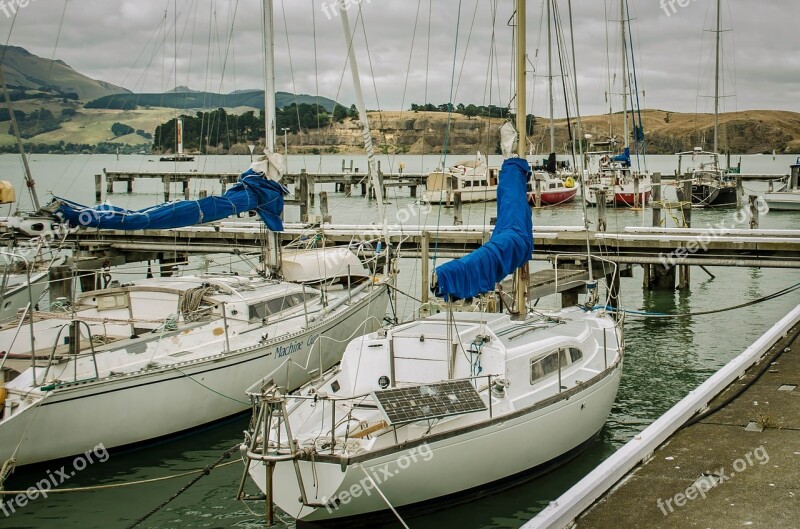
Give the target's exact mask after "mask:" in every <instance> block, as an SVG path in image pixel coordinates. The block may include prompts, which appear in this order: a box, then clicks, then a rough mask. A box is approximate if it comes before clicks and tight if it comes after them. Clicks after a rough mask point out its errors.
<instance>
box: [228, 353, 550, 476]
mask: <svg viewBox="0 0 800 529" xmlns="http://www.w3.org/2000/svg"><path fill="white" fill-rule="evenodd" d="M560 377H561V372H560V367H559V380H560ZM482 380H485V381H486V383H485V384H479V382H480V381H482ZM463 381H470V382H472V383H473V384H474V386H475V391H476V392H477V393H478V394H482V393H484V392H486V394H487V401H488V402H487V412H488V415H489V419H492V418H494V408H493V402H492V401H493V398H492V397H493V395H494V394H495V392H496V391H504V388H505V387H506V381H505V380H504V379H503V378H502V376H501V375H496V374H486V375H475V376H470V377H463V378H457V379H451V380H447V382H463ZM324 382H328V381H324ZM498 382H499V385H498ZM322 385H324V383H323V384H320V385H319V386H318V387H321V386H322ZM417 385H418V386H425V385H426V384H425V383H421V384H417ZM495 386H497V387H495ZM373 393H374V391H370V392H368V393H362V394H359V395H354V396H352V397H339V396H336V395H328V394H325V393H318V392H313V393H307V394H300V393H294V394H292V393H290V394H281V392H280V389H279V388H278V387H276V386H270V387H268V388H265V389H264V390H262V391H261V392H260V393H254V392H248V396H249V397H250V399H251V401H252V402H253V406H254V416H255V417H256V420H255V422H253V427H252V431H251V432H249V434H248V439H246V441H245V445H243V447H242V450H243V451H244V452H245V454H246V456H247V458H248V459H251V460H255V461H263V462H268V463H272V464H274V463H278V462H281V461H297V460H300V459H308V458H310V457H311V456H312V455H313V454H312V452H315V451H316V448H312V449H311V451H309V450H308V449H303V450H300V449H298V447H297V446H296V439H294V437H292V432H291V428H290V421H289V415H290V413H289V411H288V408H287V403H288V402H289V401H295V402H298V403H299V402H300V401H313V402H326V401H327V402H329V403H330V425H331V428H330V432H329V433H330V435H329V436H328V435H320V436H319V439H323V438H327V441H326V443H327V445H328V446H327V449H329V450H330V454H331V455H333V454H334V453H335V450H336V446H337V445H338V444H339V443H338V442H337V435H336V431H337V422H336V421H337V417H336V406H337V404H341V403H350V404H351V406H352V407H354V408H355V407H358V406H370V405H374V403H372V402H371V401H368V399H370V397H372V395H373ZM323 415H327V411H325V409H324V405H323ZM420 420H424V419H420ZM325 421H326V422H327V419H325ZM273 422H276V424H275V427H274V428H273V427H272V423H273ZM383 424H384V426H383V427H382V428H378V429H375V430H373V431H372V432H370V433H375V432H378V431H380V430H384V429H388V428H389V426H392V429H391V430H392V431H395V432H396V425H390V424H387V423H386V421H383ZM282 430H283V431H285V433H286V439H285V441H286V444H285V445H284V444H283V442H282V436H281V431H282ZM273 431H274V437H273V436H272V435H271V434H272V433H273ZM359 433H361V432H352V433H351V432H350V431H349V430H348V431H347V432H346V433H345V438H346V439H347V438H358V434H359ZM259 437H260V439H261V442H260V443H259V442H258V441H259ZM271 438H273V442H272V444H270V439H271ZM259 444H260V446H259Z"/></svg>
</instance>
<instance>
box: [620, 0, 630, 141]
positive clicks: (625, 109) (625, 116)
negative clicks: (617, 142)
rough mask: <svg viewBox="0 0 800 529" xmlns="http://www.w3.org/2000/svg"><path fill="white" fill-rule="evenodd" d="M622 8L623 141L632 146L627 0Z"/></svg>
mask: <svg viewBox="0 0 800 529" xmlns="http://www.w3.org/2000/svg"><path fill="white" fill-rule="evenodd" d="M619 10H620V18H621V20H620V27H621V31H622V122H623V128H622V130H623V134H624V137H625V140H624V141H623V148H626V147H630V143H629V141H628V136H629V135H630V131H628V48H627V46H626V42H625V0H620V2H619Z"/></svg>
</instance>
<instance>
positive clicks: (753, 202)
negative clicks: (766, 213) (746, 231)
mask: <svg viewBox="0 0 800 529" xmlns="http://www.w3.org/2000/svg"><path fill="white" fill-rule="evenodd" d="M747 199H748V208H749V210H750V212H749V213H750V214H749V217H750V229H751V230H756V229H758V207H757V206H758V196H756V195H749V196H748V197H747Z"/></svg>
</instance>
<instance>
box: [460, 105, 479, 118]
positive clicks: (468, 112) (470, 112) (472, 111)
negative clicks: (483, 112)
mask: <svg viewBox="0 0 800 529" xmlns="http://www.w3.org/2000/svg"><path fill="white" fill-rule="evenodd" d="M462 114H464V115H465V116H467V119H472V118H474V117H475V116H477V115H478V107H476V106H475V105H467V107H466V108H464V111H463V112H462Z"/></svg>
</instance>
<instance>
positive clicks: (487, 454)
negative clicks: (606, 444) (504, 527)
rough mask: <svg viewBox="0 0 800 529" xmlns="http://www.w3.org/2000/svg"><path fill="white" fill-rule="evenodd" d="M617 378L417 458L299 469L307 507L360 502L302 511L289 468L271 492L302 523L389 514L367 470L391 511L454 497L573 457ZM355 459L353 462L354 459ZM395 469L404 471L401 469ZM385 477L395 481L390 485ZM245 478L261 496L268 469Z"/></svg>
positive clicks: (597, 424)
mask: <svg viewBox="0 0 800 529" xmlns="http://www.w3.org/2000/svg"><path fill="white" fill-rule="evenodd" d="M620 376H621V368H618V369H616V370H615V371H613V372H612V373H611V374H609V375H608V376H607V377H606V378H605V379H604V380H603V381H601V382H600V383H597V384H594V385H591V386H589V387H587V388H586V389H585V390H583V391H581V392H579V393H577V394H575V395H574V396H572V397H571V398H569V399H566V400H561V401H559V402H556V403H554V404H552V405H550V406H547V407H544V408H541V409H538V410H535V411H531V412H530V413H524V414H522V415H520V416H518V417H515V418H512V419H505V420H498V419H495V420H494V421H488V420H487V421H486V423H485V424H484V425H483V427H478V428H476V429H474V430H471V431H468V432H466V433H463V434H460V435H455V436H453V437H449V438H446V439H442V440H439V441H432V442H429V443H428V444H426V445H424V446H423V447H418V448H417V449H416V450H415V449H414V448H413V444H412V445H410V447H409V448H408V449H406V450H402V451H398V452H394V453H391V454H388V455H385V456H383V457H377V458H374V459H368V460H365V461H363V462H361V463H360V464H351V465H349V466H348V467H347V469H346V470H345V471H344V472H343V471H342V468H341V466H340V465H339V464H338V463H335V464H332V463H321V462H319V461H316V462H315V463H314V464H313V465H312V463H311V462H308V461H301V462H300V469H301V473H302V476H303V480H304V482H305V483H306V484H307V485H306V488H307V490H318V491H319V493H318V495H317V496H316V497H313V496H312V497H309V501H310V502H319V503H324V502H325V501H326V500H328V499H329V498H335V497H337V496H339V495H340V494H342V493H343V492H344V491H350V490H351V489H353V488H355V489H360V490H366V491H367V492H364V493H363V494H361V495H360V496H359V497H358V501H355V500H353V501H350V502H348V503H344V502H342V503H340V504H339V506H338V508H336V509H333V508H330V509H328V508H318V509H313V508H311V507H302V506H301V505H300V504H299V503H298V502H297V499H298V498H299V497H300V490H299V487H298V486H297V480H296V478H295V475H294V467H293V465H292V464H291V463H287V464H278V465H277V466H276V467H275V473H274V482H275V483H276V484H279V485H280V486H276V487H275V490H274V493H275V501H276V503H277V504H278V505H282V506H287V505H297V509H296V510H295V512H292V511H291V510H289V514H290V515H292V516H294V517H296V518H298V519H300V520H303V521H314V520H321V519H331V518H343V517H348V516H358V515H364V514H368V513H370V512H376V511H382V510H385V509H387V505H386V503H385V502H384V500H383V499H382V498H381V496H380V495H379V494H378V493H377V492H376V491H375V489H374V486H373V484H372V483H371V482H370V480H369V479H368V478H367V475H366V474H365V473H364V470H366V472H367V474H369V475H371V476H373V480H375V481H376V482H377V484H378V487H379V488H380V490H381V492H382V493H383V494H384V495H385V496H386V498H387V499H388V500H389V501H390V502H391V503H392V505H393V506H394V507H401V506H405V505H411V504H415V503H420V502H423V501H426V500H430V499H431V498H438V497H442V496H447V495H449V494H455V493H458V492H462V491H466V490H469V489H473V488H476V487H480V486H482V485H485V484H487V483H491V482H495V481H499V480H502V479H505V478H509V477H511V476H514V475H516V474H519V473H522V472H525V471H530V470H531V469H534V468H536V467H538V466H541V465H545V464H547V463H548V462H550V461H553V460H555V459H557V458H558V457H559V456H562V455H564V454H566V453H568V452H570V451H572V450H574V449H575V448H577V447H579V446H581V445H582V444H583V443H585V442H586V441H587V440H589V439H591V438H592V437H593V436H594V435H595V434H596V433H597V432H598V431H600V429H601V428H602V427H603V424H604V423H605V421H606V418H607V417H608V414H609V412H610V410H611V406H612V404H613V402H614V399H615V398H616V394H617V389H618V387H619V381H620ZM435 437H436V436H434V438H435ZM498 449H500V450H498ZM428 450H430V452H428ZM503 454H506V457H504V456H503ZM354 458H355V459H356V460H358V456H357V454H356V455H354ZM467 462H468V464H467ZM398 463H399V464H400V466H406V464H408V467H407V468H400V466H399V465H398ZM312 467H315V468H312ZM361 467H363V469H364V470H362V468H361ZM382 469H386V470H382ZM386 472H390V473H392V476H391V477H390V478H387V477H386ZM314 473H315V474H316V480H317V481H316V482H317V483H319V485H318V487H311V486H310V485H308V484H311V483H314V481H313V480H314ZM250 475H251V477H253V479H254V481H255V482H256V484H257V485H258V487H259V488H260V489H261V490H265V486H266V466H265V465H264V464H263V463H260V462H252V463H251V468H250ZM339 497H341V496H339Z"/></svg>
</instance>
